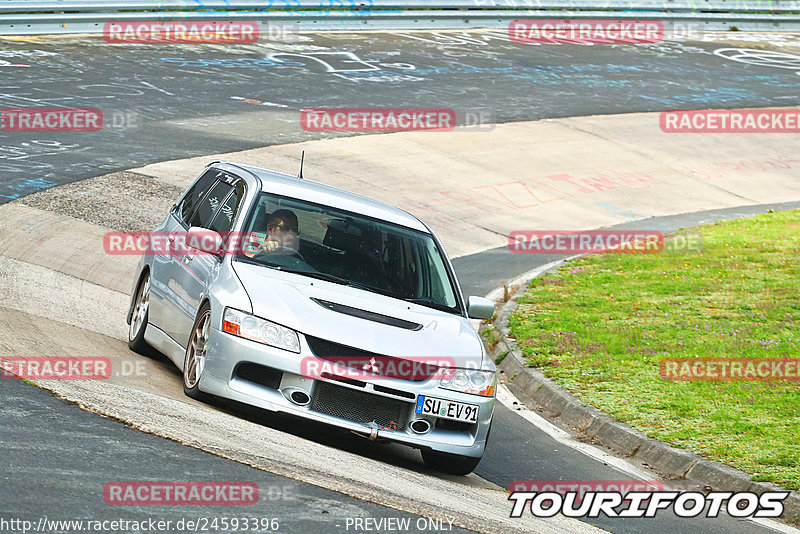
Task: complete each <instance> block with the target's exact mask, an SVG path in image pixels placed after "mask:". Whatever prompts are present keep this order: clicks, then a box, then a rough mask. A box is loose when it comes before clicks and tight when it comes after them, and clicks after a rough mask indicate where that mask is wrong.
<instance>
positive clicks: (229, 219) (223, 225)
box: [208, 180, 244, 233]
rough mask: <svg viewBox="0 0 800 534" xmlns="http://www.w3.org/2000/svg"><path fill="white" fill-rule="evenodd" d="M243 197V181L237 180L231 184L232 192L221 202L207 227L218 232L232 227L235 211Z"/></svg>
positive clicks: (226, 230)
mask: <svg viewBox="0 0 800 534" xmlns="http://www.w3.org/2000/svg"><path fill="white" fill-rule="evenodd" d="M209 196H210V195H209ZM243 197H244V182H243V181H242V180H239V181H238V182H236V183H235V184H234V186H233V194H231V195H230V196H228V198H227V200H225V202H223V203H222V207H220V209H219V210H218V211H217V214H216V215H215V216H214V220H213V221H211V225H210V226H209V227H208V228H209V229H210V230H214V231H215V232H220V233H223V232H230V230H231V227H233V219H234V218H235V217H236V211H237V210H238V209H239V203H241V201H242V198H243Z"/></svg>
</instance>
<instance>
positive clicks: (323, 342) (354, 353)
mask: <svg viewBox="0 0 800 534" xmlns="http://www.w3.org/2000/svg"><path fill="white" fill-rule="evenodd" d="M306 341H308V346H309V347H311V350H312V351H314V354H316V355H317V356H319V357H320V358H332V357H336V356H344V357H347V358H365V359H367V360H369V359H370V358H372V357H373V356H376V357H377V356H380V354H376V353H374V352H369V351H368V350H362V349H357V348H355V347H348V346H347V345H342V344H341V343H334V342H333V341H328V340H327V339H322V338H320V337H314V336H309V335H308V334H306Z"/></svg>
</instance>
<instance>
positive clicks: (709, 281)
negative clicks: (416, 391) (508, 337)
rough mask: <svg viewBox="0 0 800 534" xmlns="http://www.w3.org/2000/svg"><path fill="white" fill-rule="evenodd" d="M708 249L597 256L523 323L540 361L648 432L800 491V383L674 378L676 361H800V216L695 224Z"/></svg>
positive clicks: (539, 290)
mask: <svg viewBox="0 0 800 534" xmlns="http://www.w3.org/2000/svg"><path fill="white" fill-rule="evenodd" d="M695 231H697V232H700V233H702V235H703V241H704V245H705V246H704V248H705V250H704V251H703V252H697V253H677V252H666V251H665V252H662V253H660V254H605V255H591V256H586V257H583V258H580V259H578V260H576V261H572V262H569V263H567V264H565V265H564V266H563V267H562V268H561V269H559V270H558V271H555V272H552V273H549V274H547V275H545V276H544V277H542V278H538V279H535V280H533V282H532V283H531V286H530V288H529V289H528V291H527V292H526V294H525V296H524V297H522V298H521V299H520V300H519V302H520V304H519V308H518V309H517V311H516V312H515V313H514V315H513V316H512V317H511V319H510V330H511V334H512V335H513V336H514V337H515V338H516V339H517V343H518V344H519V346H520V348H521V349H522V351H523V353H524V354H525V356H526V357H528V358H529V360H530V363H531V364H532V365H535V366H538V367H540V368H541V369H542V370H543V371H544V373H545V374H546V375H547V376H548V377H550V378H551V379H553V380H554V381H556V382H557V383H559V384H560V385H561V386H563V387H566V388H568V389H569V390H570V391H572V392H573V393H574V394H576V395H577V396H578V397H580V398H581V399H582V400H584V401H585V402H588V403H590V404H592V405H594V406H596V407H597V408H599V409H601V410H603V411H605V412H606V413H608V414H610V415H612V416H613V417H615V418H617V419H619V420H621V421H624V422H626V423H628V424H630V425H631V426H633V427H636V428H638V429H640V430H642V431H643V432H645V433H646V434H647V435H649V436H651V437H654V438H657V439H660V440H663V441H666V442H669V443H672V444H673V445H675V446H677V447H681V448H685V449H689V450H692V451H694V452H697V453H700V454H702V455H704V456H706V457H707V458H711V459H715V460H719V461H722V462H725V463H727V464H729V465H732V466H734V467H737V468H739V469H742V470H744V471H746V472H749V473H752V474H753V480H759V481H771V482H775V483H777V484H781V485H783V486H784V487H786V488H791V489H800V382H700V381H696V382H672V381H667V380H664V379H662V378H661V377H660V376H659V362H660V361H661V360H662V359H664V358H667V357H698V358H703V357H712V356H725V357H762V358H763V357H776V358H777V357H786V356H788V357H798V356H800V296H799V295H798V292H799V291H798V287H800V210H791V211H783V212H777V213H766V214H763V215H759V216H757V217H752V218H749V219H741V220H737V221H731V222H725V223H717V224H713V225H710V226H705V227H701V228H698V229H695Z"/></svg>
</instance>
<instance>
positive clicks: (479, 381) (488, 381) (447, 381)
mask: <svg viewBox="0 0 800 534" xmlns="http://www.w3.org/2000/svg"><path fill="white" fill-rule="evenodd" d="M496 385H497V375H496V374H495V373H493V372H491V371H475V370H473V369H444V370H443V371H442V373H441V374H440V376H439V387H440V388H443V389H449V390H452V391H460V392H461V393H472V394H474V395H483V396H484V397H492V396H493V395H494V389H495V386H496Z"/></svg>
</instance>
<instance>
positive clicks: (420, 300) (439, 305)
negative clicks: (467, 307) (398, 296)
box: [403, 297, 457, 313]
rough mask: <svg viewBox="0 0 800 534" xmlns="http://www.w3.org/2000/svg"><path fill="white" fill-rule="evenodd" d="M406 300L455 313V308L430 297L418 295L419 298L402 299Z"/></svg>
mask: <svg viewBox="0 0 800 534" xmlns="http://www.w3.org/2000/svg"><path fill="white" fill-rule="evenodd" d="M403 300H405V301H406V302H413V303H414V304H421V305H422V306H427V307H429V308H434V309H436V310H441V311H446V312H450V313H457V312H456V310H455V309H453V308H452V307H451V306H448V305H446V304H442V303H441V302H439V301H436V300H433V299H432V298H430V297H419V298H410V299H403Z"/></svg>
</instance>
